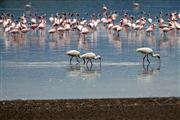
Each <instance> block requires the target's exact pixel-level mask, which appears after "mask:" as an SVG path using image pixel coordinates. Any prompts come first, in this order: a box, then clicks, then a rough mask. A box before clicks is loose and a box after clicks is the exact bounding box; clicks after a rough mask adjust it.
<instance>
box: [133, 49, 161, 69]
mask: <svg viewBox="0 0 180 120" xmlns="http://www.w3.org/2000/svg"><path fill="white" fill-rule="evenodd" d="M136 51H137V52H140V53H142V54H145V56H144V57H143V65H144V59H145V58H147V61H148V63H149V64H150V61H149V59H148V55H151V56H152V57H157V58H158V59H159V60H160V54H155V53H154V51H153V50H152V49H151V48H148V47H143V48H138V49H136Z"/></svg>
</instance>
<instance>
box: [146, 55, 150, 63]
mask: <svg viewBox="0 0 180 120" xmlns="http://www.w3.org/2000/svg"><path fill="white" fill-rule="evenodd" d="M147 61H148V63H149V64H150V61H149V59H148V55H147Z"/></svg>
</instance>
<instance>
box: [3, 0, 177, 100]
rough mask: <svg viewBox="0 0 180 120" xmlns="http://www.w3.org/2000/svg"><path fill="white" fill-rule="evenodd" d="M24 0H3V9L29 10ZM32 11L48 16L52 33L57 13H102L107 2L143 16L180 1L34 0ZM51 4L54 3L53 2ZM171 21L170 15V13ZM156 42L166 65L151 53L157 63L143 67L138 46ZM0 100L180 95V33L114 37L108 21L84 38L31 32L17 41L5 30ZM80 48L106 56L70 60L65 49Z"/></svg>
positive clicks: (171, 7) (168, 9) (155, 47)
mask: <svg viewBox="0 0 180 120" xmlns="http://www.w3.org/2000/svg"><path fill="white" fill-rule="evenodd" d="M26 3H27V2H26V1H24V0H22V1H21V0H1V1H0V12H10V13H12V14H14V17H15V18H18V16H20V15H22V13H23V12H24V13H25V14H29V12H30V11H25V10H24V6H25V4H26ZM31 3H32V11H33V12H36V13H37V14H40V15H41V14H44V13H46V15H47V27H46V32H45V33H47V31H48V29H49V28H50V25H49V21H48V18H49V16H50V14H51V13H53V14H55V13H56V12H57V11H59V12H63V11H65V12H78V13H80V16H82V17H84V18H86V19H89V16H87V15H86V13H88V14H92V13H94V12H95V13H98V12H101V7H102V4H103V3H105V4H106V5H107V6H108V8H109V9H110V10H116V11H117V12H118V13H119V17H118V20H117V21H119V20H120V18H122V17H123V13H124V11H125V10H126V11H128V12H129V14H132V15H135V16H136V17H137V15H138V14H140V12H141V11H146V12H149V13H150V15H151V16H152V17H154V16H157V15H158V14H159V12H160V11H163V12H164V13H167V12H173V11H177V12H178V11H179V10H180V1H179V0H173V2H172V0H158V1H156V0H151V1H149V0H147V1H146V0H144V1H140V0H139V3H140V5H141V6H140V8H136V9H133V8H132V1H130V0H114V1H112V0H109V1H108V0H102V1H100V0H87V1H86V0H76V2H75V1H74V0H59V1H57V0H56V1H55V0H50V1H48V0H32V1H31ZM47 5H48V6H47ZM165 20H166V17H165ZM145 46H147V47H151V48H152V49H153V50H155V51H157V52H159V53H160V54H161V64H160V65H159V63H158V60H157V59H155V58H152V57H150V58H149V59H150V61H151V64H150V65H149V66H148V65H147V64H146V65H145V66H144V67H143V66H142V58H143V55H142V54H139V53H137V52H136V49H137V48H138V47H145ZM0 48H1V51H0V60H1V64H0V68H1V77H0V100H5V99H8V100H11V99H67V98H124V97H170V96H176V97H180V69H179V62H180V57H179V56H180V32H179V34H178V33H176V32H169V33H168V34H167V35H166V36H164V35H161V34H160V32H159V29H156V31H155V33H154V34H153V35H152V36H146V34H145V33H143V32H142V33H138V34H136V33H135V32H133V31H130V32H126V31H125V30H123V31H121V32H120V36H119V37H115V36H113V33H109V32H108V30H107V29H105V28H104V27H103V26H99V27H98V28H97V30H96V31H95V32H94V33H91V34H89V35H87V36H86V40H85V41H81V40H78V36H77V34H76V33H75V32H73V31H71V32H70V33H69V34H68V35H64V36H63V37H62V38H59V37H58V36H57V35H56V36H55V37H54V38H52V37H51V36H48V33H47V34H44V35H43V36H41V37H40V36H39V35H38V34H37V33H36V34H32V32H29V33H28V34H27V35H26V36H24V37H23V38H21V39H19V40H17V41H16V40H13V38H12V37H8V36H7V35H6V34H4V32H3V29H2V28H1V29H0ZM70 49H77V50H79V51H81V53H85V52H89V51H92V52H95V53H98V54H100V55H101V56H102V64H101V65H100V64H99V62H98V61H95V62H94V65H93V66H90V65H89V66H85V65H82V62H81V64H80V65H75V63H73V65H69V57H68V56H66V55H65V52H66V51H67V50H70Z"/></svg>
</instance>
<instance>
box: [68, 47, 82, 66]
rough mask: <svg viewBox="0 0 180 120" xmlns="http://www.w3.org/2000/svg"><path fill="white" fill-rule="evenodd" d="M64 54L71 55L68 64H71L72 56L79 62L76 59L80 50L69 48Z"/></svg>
mask: <svg viewBox="0 0 180 120" xmlns="http://www.w3.org/2000/svg"><path fill="white" fill-rule="evenodd" d="M66 55H69V56H71V58H70V65H71V64H72V63H71V61H72V58H73V57H76V61H77V64H78V63H80V62H79V60H78V57H80V52H79V51H77V50H69V51H67V52H66Z"/></svg>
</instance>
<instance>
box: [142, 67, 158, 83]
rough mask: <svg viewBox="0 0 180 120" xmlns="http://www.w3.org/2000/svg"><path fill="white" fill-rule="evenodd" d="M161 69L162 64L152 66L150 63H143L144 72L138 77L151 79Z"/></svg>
mask: <svg viewBox="0 0 180 120" xmlns="http://www.w3.org/2000/svg"><path fill="white" fill-rule="evenodd" d="M159 71H160V64H159V66H158V67H157V68H151V67H150V64H147V65H143V71H142V73H141V74H140V75H139V76H138V79H140V80H143V81H144V80H146V81H151V80H152V77H153V76H154V75H157V74H158V73H159Z"/></svg>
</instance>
